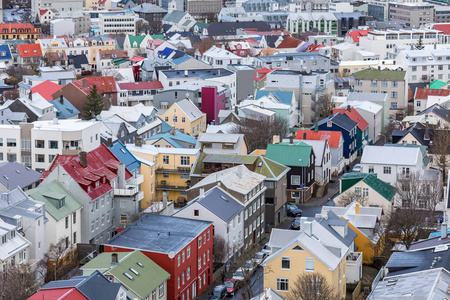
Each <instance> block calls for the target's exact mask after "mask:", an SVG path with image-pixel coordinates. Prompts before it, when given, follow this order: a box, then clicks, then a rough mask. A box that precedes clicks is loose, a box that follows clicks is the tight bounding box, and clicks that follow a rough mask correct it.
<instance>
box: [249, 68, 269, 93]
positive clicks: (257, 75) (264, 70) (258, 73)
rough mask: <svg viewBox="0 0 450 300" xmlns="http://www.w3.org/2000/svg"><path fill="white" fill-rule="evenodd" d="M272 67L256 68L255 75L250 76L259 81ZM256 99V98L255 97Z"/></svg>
mask: <svg viewBox="0 0 450 300" xmlns="http://www.w3.org/2000/svg"><path fill="white" fill-rule="evenodd" d="M272 71H273V70H272V69H269V68H265V67H264V68H262V69H257V70H256V73H255V75H253V76H252V78H253V79H255V80H256V81H258V82H260V81H261V80H263V79H264V78H266V77H267V74H269V73H270V72H272ZM258 92H260V90H258V91H257V92H256V93H258ZM256 99H258V98H256Z"/></svg>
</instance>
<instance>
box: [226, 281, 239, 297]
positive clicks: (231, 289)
mask: <svg viewBox="0 0 450 300" xmlns="http://www.w3.org/2000/svg"><path fill="white" fill-rule="evenodd" d="M225 287H226V288H227V293H228V295H229V296H232V295H234V293H236V291H237V290H238V289H239V287H240V286H239V281H237V280H235V279H227V280H225Z"/></svg>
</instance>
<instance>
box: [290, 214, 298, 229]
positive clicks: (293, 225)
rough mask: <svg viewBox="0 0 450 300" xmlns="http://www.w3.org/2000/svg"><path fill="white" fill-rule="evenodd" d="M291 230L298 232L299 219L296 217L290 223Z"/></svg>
mask: <svg viewBox="0 0 450 300" xmlns="http://www.w3.org/2000/svg"><path fill="white" fill-rule="evenodd" d="M291 229H294V230H300V217H296V218H295V219H294V221H292V223H291Z"/></svg>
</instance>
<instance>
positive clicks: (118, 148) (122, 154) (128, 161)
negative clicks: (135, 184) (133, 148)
mask: <svg viewBox="0 0 450 300" xmlns="http://www.w3.org/2000/svg"><path fill="white" fill-rule="evenodd" d="M108 148H109V150H111V152H112V153H113V154H114V155H115V156H116V157H117V158H118V159H119V160H120V161H121V162H123V163H124V164H125V166H126V167H127V169H128V171H130V172H131V173H133V171H134V170H135V169H137V168H139V167H140V166H141V162H140V161H138V160H137V159H136V157H134V155H133V154H131V152H130V151H128V149H127V147H125V145H124V144H122V143H121V142H120V141H117V142H115V143H114V145H112V146H109V147H108Z"/></svg>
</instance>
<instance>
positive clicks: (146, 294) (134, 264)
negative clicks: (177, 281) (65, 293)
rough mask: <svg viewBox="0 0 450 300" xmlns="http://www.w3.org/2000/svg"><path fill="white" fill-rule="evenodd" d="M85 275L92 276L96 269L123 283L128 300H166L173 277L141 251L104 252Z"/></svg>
mask: <svg viewBox="0 0 450 300" xmlns="http://www.w3.org/2000/svg"><path fill="white" fill-rule="evenodd" d="M81 269H82V271H83V275H85V276H86V275H91V274H92V273H93V272H95V271H96V270H99V271H100V272H102V273H103V275H105V277H106V278H108V279H109V280H111V281H112V282H117V283H121V284H122V285H123V286H124V287H125V289H126V291H127V297H128V298H129V299H139V300H144V299H151V297H154V298H155V299H156V295H159V296H160V297H159V299H163V300H167V299H168V298H167V280H168V279H169V277H170V274H169V273H168V272H166V271H165V270H164V269H163V268H161V267H160V266H158V265H157V264H156V263H155V262H154V261H153V260H151V259H150V258H148V257H147V256H145V255H144V254H143V253H142V252H141V251H139V250H136V251H133V252H118V253H107V252H103V253H101V254H99V255H98V256H96V257H95V258H94V259H93V260H91V261H89V262H88V263H87V264H85V265H84V266H83V267H82V268H81Z"/></svg>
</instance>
